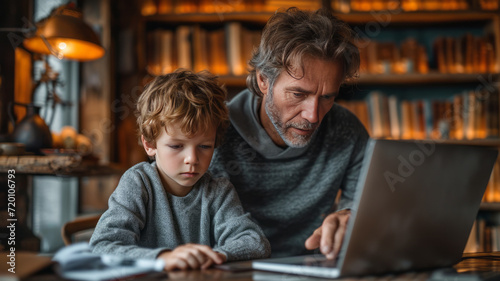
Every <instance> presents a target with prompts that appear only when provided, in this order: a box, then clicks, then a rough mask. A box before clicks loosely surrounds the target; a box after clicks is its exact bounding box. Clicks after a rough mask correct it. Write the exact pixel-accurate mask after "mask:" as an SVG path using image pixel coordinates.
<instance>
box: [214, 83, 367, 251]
mask: <svg viewBox="0 0 500 281" xmlns="http://www.w3.org/2000/svg"><path fill="white" fill-rule="evenodd" d="M258 108H259V99H258V98H257V97H255V96H254V95H253V94H252V93H251V92H250V91H248V90H245V91H243V92H241V93H239V94H238V95H237V96H236V97H234V98H233V100H231V102H230V103H229V113H230V119H231V126H230V127H229V129H228V132H227V134H226V136H225V142H224V144H222V145H221V146H220V147H219V148H217V150H216V152H215V154H214V157H213V159H212V163H211V166H210V171H211V172H212V174H213V175H214V176H225V177H228V178H229V180H230V181H231V183H232V184H234V187H235V188H236V191H237V192H238V195H239V198H240V199H241V202H242V204H243V207H244V208H245V210H246V211H248V212H250V213H251V214H252V217H253V218H254V219H255V220H257V222H258V223H259V225H260V226H261V227H262V229H263V230H264V233H265V234H266V237H267V238H268V239H269V242H271V248H272V255H273V256H290V255H300V254H306V253H307V251H306V249H305V246H304V242H305V241H306V239H307V238H308V237H309V236H310V235H311V234H312V233H313V231H314V230H315V229H316V228H317V227H319V226H321V224H322V222H323V219H324V218H325V216H326V215H328V214H329V213H331V212H333V211H335V210H338V209H345V208H350V206H351V203H352V199H353V196H354V192H355V189H356V183H357V180H358V175H359V171H360V168H361V163H362V159H363V155H364V151H365V145H366V142H367V140H368V134H367V132H366V130H365V128H364V127H363V125H362V124H361V122H360V121H359V120H358V119H357V118H356V117H355V116H354V115H353V114H352V113H351V112H350V111H348V110H347V109H345V108H343V107H341V106H339V105H334V106H333V108H332V109H331V110H330V111H329V112H328V113H327V114H326V116H325V118H324V119H323V121H322V122H321V126H320V127H319V128H318V131H317V132H316V134H315V135H314V136H313V139H312V140H311V142H310V144H309V145H307V146H306V147H304V148H290V147H288V148H281V147H278V146H276V145H275V144H274V143H273V141H272V140H271V138H270V137H269V135H268V134H267V133H266V131H265V130H264V128H263V127H262V125H261V124H260V121H259V115H258ZM339 190H342V197H341V200H340V204H339V206H336V205H335V197H336V195H337V192H338V191H339Z"/></svg>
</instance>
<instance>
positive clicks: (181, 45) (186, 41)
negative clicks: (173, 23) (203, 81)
mask: <svg viewBox="0 0 500 281" xmlns="http://www.w3.org/2000/svg"><path fill="white" fill-rule="evenodd" d="M175 42H176V47H177V58H178V61H177V67H178V68H185V69H193V63H192V59H191V48H192V44H191V27H190V26H187V25H180V26H178V27H177V29H176V31H175Z"/></svg>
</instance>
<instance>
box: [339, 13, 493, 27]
mask: <svg viewBox="0 0 500 281" xmlns="http://www.w3.org/2000/svg"><path fill="white" fill-rule="evenodd" d="M336 15H337V16H338V17H339V18H341V19H342V20H344V21H346V22H347V23H349V24H353V25H358V24H366V23H369V22H375V23H376V22H378V23H380V24H385V25H386V24H404V25H408V24H418V25H422V24H424V25H435V24H450V23H452V24H453V23H457V22H461V23H463V22H489V21H491V20H494V19H496V18H498V14H496V13H494V12H484V11H450V12H445V11H436V12H432V11H431V12H402V11H373V12H352V13H349V14H341V13H337V14H336Z"/></svg>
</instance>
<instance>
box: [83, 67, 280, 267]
mask: <svg viewBox="0 0 500 281" xmlns="http://www.w3.org/2000/svg"><path fill="white" fill-rule="evenodd" d="M225 98H226V92H225V90H224V89H222V88H221V87H219V85H218V84H217V82H216V79H215V77H214V76H211V75H210V74H208V73H207V72H200V73H198V74H194V73H192V72H189V71H181V70H178V71H176V72H174V73H171V74H167V75H164V76H159V77H156V78H155V79H154V80H153V81H152V82H151V83H150V84H149V85H148V86H147V87H146V89H145V91H144V92H143V94H142V95H141V96H140V97H139V100H138V102H137V111H138V118H137V123H138V125H139V133H140V135H141V143H142V145H143V146H144V149H145V150H146V153H147V154H148V155H149V156H150V157H154V160H155V161H153V162H152V163H147V162H142V163H139V164H137V165H135V166H134V167H132V168H130V169H129V170H128V171H126V172H125V173H124V175H123V176H122V178H121V180H120V183H119V184H118V187H117V188H116V190H115V191H114V192H113V194H112V195H111V197H110V199H109V209H108V210H107V211H106V212H105V213H104V214H103V215H102V217H101V219H100V220H99V223H98V224H97V226H96V229H95V231H94V234H93V235H92V238H91V241H90V244H91V246H93V248H94V250H93V251H94V252H95V253H100V254H103V253H107V254H118V255H122V256H125V257H129V258H152V259H153V258H159V259H163V260H164V261H165V264H166V265H165V270H173V269H181V270H185V269H195V268H202V269H205V268H208V267H209V266H211V265H212V264H214V263H216V264H221V263H223V262H225V261H231V260H242V259H256V258H264V257H267V256H269V255H270V246H269V242H268V241H267V239H266V238H265V236H264V234H263V232H262V230H261V229H260V228H259V226H258V225H257V224H255V223H254V222H253V221H252V219H251V218H250V215H249V214H248V213H244V211H243V208H242V206H241V204H240V201H239V199H238V196H237V194H236V192H235V190H234V188H233V186H232V185H231V183H230V182H229V181H227V180H226V179H224V178H217V179H215V178H212V177H211V176H210V175H209V174H206V173H205V172H206V171H207V169H208V166H209V165H210V161H211V159H212V155H213V152H214V147H215V146H217V145H218V144H220V142H221V137H222V136H223V134H224V130H225V128H226V127H227V124H228V112H227V108H226V105H225V103H224V101H225Z"/></svg>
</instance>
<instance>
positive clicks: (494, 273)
mask: <svg viewBox="0 0 500 281" xmlns="http://www.w3.org/2000/svg"><path fill="white" fill-rule="evenodd" d="M249 263H250V262H249ZM457 273H458V274H457ZM499 279H500V253H499V252H496V253H477V254H465V255H464V259H463V260H462V261H461V262H459V263H458V264H456V265H455V266H453V268H448V269H438V270H434V271H421V272H407V273H402V274H387V275H383V276H365V277H358V278H342V279H324V278H314V277H307V276H298V275H291V274H280V273H271V272H264V271H242V272H230V271H224V270H220V269H214V268H212V269H208V270H190V271H175V272H169V273H168V276H167V273H158V274H153V275H151V276H148V277H141V278H135V279H127V280H187V281H190V280H193V281H194V280H212V281H216V280H234V281H257V280H265V281H273V280H292V281H295V280H305V281H321V280H352V281H354V280H360V281H364V280H366V281H368V280H380V281H389V280H398V281H399V280H401V281H402V280H417V281H418V280H421V281H437V280H447V281H479V280H499ZM25 280H29V281H35V280H36V281H45V280H47V281H48V280H51V281H52V280H63V279H61V278H59V277H58V276H57V275H55V273H54V271H53V270H52V268H50V267H48V268H46V269H45V270H44V271H41V272H39V273H37V274H35V275H33V276H31V277H29V278H27V279H25Z"/></svg>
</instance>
